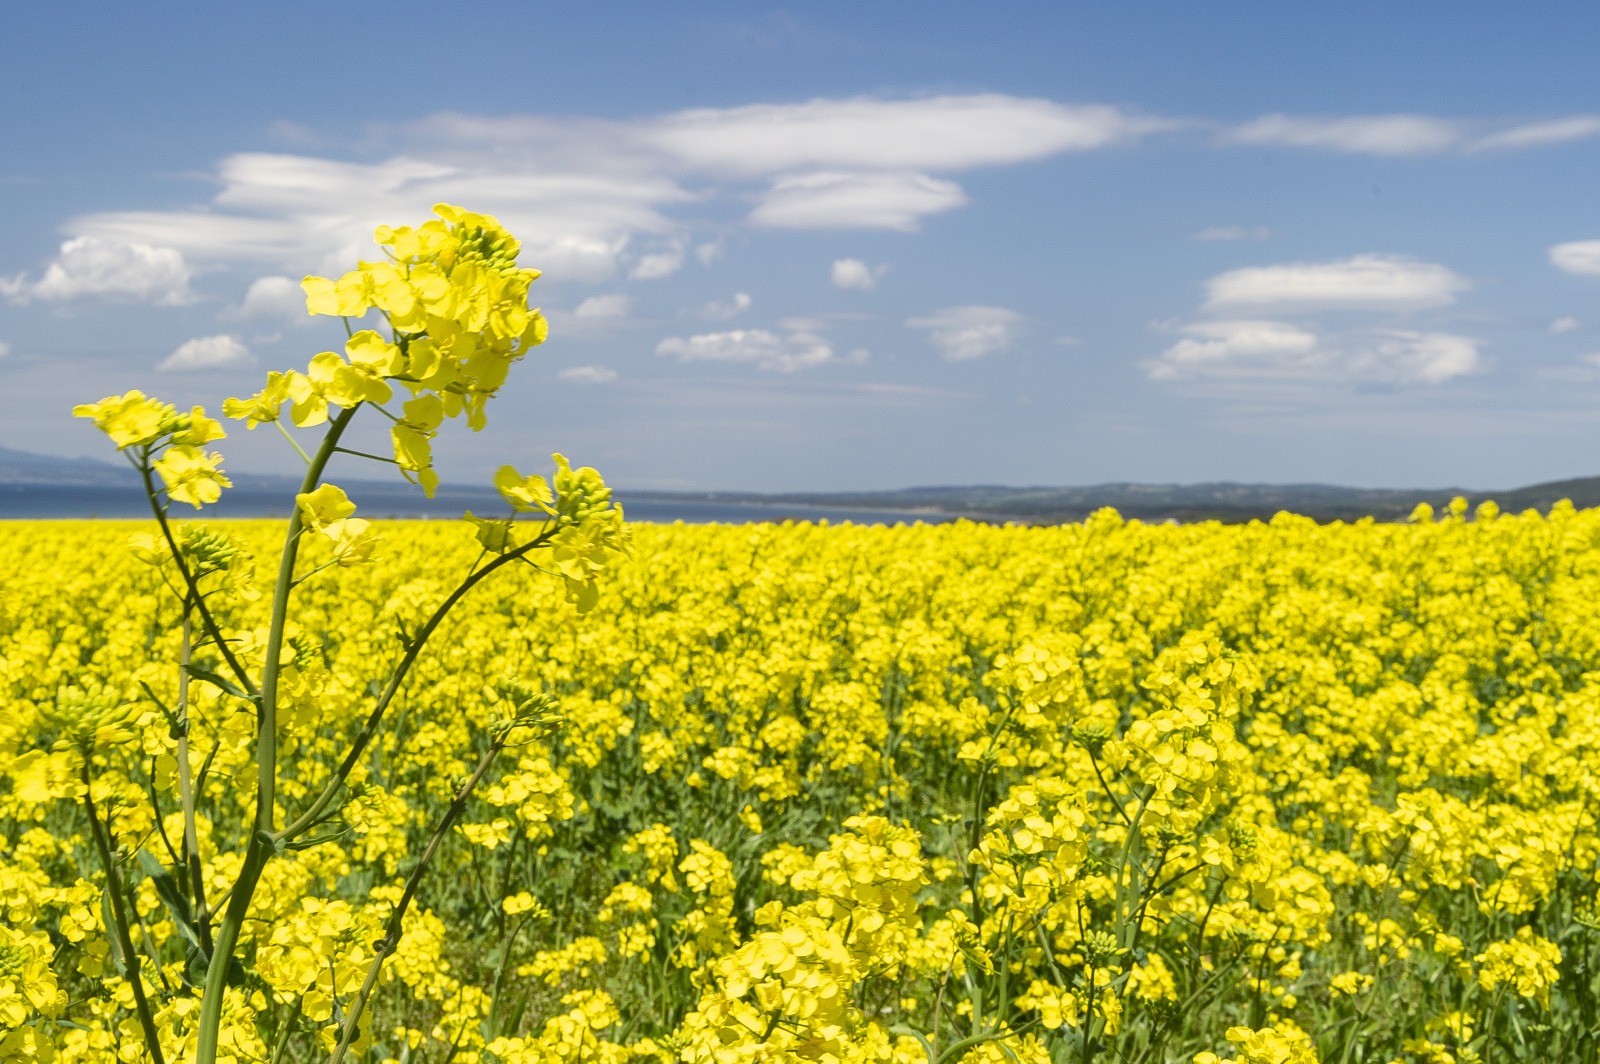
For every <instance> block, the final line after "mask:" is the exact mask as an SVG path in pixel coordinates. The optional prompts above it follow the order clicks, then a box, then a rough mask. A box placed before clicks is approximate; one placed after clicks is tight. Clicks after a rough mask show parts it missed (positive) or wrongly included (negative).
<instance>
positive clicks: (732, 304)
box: [700, 292, 751, 321]
mask: <svg viewBox="0 0 1600 1064" xmlns="http://www.w3.org/2000/svg"><path fill="white" fill-rule="evenodd" d="M750 304H751V299H750V293H749V292H735V293H733V298H732V299H730V300H728V301H727V302H723V301H721V300H715V299H714V300H712V301H711V302H710V303H707V304H706V305H705V306H703V307H701V308H700V316H701V317H702V318H710V319H712V320H713V321H727V320H728V319H729V318H737V317H738V316H739V315H741V314H743V313H744V312H745V311H747V310H749V309H750Z"/></svg>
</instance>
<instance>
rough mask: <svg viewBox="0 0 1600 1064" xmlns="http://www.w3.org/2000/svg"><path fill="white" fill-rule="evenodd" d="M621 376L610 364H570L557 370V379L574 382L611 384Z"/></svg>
mask: <svg viewBox="0 0 1600 1064" xmlns="http://www.w3.org/2000/svg"><path fill="white" fill-rule="evenodd" d="M619 376H620V374H618V373H617V371H616V370H614V369H611V368H610V367H609V366H569V367H567V368H566V369H563V370H558V371H557V372H556V377H557V379H559V380H564V381H569V382H571V383H573V384H610V383H611V382H612V381H614V380H616V379H617V378H618V377H619Z"/></svg>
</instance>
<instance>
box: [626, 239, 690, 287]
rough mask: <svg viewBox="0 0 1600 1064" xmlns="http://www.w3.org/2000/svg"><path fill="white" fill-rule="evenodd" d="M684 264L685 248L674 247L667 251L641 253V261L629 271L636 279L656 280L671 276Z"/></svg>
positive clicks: (629, 274)
mask: <svg viewBox="0 0 1600 1064" xmlns="http://www.w3.org/2000/svg"><path fill="white" fill-rule="evenodd" d="M682 266H683V248H681V247H674V248H669V249H667V250H666V251H656V252H652V253H650V254H648V255H640V256H639V261H638V262H636V263H634V264H633V269H631V270H629V271H628V276H629V277H630V278H632V279H633V280H635V281H654V280H658V279H660V278H662V277H671V276H672V275H673V274H675V273H677V272H678V270H679V269H680V268H681V267H682Z"/></svg>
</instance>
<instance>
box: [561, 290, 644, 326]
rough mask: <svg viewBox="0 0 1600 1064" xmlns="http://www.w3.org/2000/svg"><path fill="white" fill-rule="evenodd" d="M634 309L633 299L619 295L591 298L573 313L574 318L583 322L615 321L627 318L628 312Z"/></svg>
mask: <svg viewBox="0 0 1600 1064" xmlns="http://www.w3.org/2000/svg"><path fill="white" fill-rule="evenodd" d="M632 308H633V297H632V296H625V295H621V294H618V293H612V294H610V295H603V296H590V297H589V298H588V299H585V300H584V301H583V302H582V303H579V304H578V306H577V309H575V310H574V311H573V312H572V316H573V317H574V318H578V319H580V320H582V321H615V320H617V319H618V318H626V317H627V316H628V311H629V310H631V309H632Z"/></svg>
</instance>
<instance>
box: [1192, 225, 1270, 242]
mask: <svg viewBox="0 0 1600 1064" xmlns="http://www.w3.org/2000/svg"><path fill="white" fill-rule="evenodd" d="M1271 235H1272V230H1271V229H1268V228H1267V227H1266V226H1264V225H1211V226H1207V227H1206V228H1204V229H1200V230H1197V231H1196V232H1195V233H1194V239H1195V240H1265V239H1267V237H1269V236H1271Z"/></svg>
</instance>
